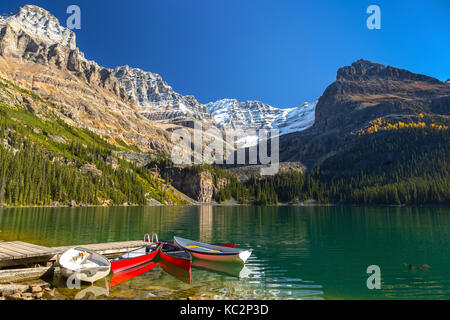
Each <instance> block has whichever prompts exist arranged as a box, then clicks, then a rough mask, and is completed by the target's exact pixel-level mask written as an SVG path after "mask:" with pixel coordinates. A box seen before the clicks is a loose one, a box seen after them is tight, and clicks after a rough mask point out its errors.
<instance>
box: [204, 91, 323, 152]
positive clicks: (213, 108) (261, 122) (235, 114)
mask: <svg viewBox="0 0 450 320" xmlns="http://www.w3.org/2000/svg"><path fill="white" fill-rule="evenodd" d="M316 105H317V102H312V103H308V102H306V103H304V104H302V105H301V106H298V107H295V108H289V109H281V108H274V107H272V106H270V105H268V104H265V103H262V102H260V101H245V102H239V101H237V100H235V99H224V100H219V101H216V102H211V103H209V104H207V107H208V109H209V111H210V112H211V115H212V117H213V119H214V121H215V123H216V125H217V126H219V127H220V128H223V129H235V130H246V129H255V130H259V129H278V130H279V131H280V135H285V134H288V133H292V132H298V131H303V130H306V129H308V128H310V127H311V126H312V125H313V124H314V118H315V110H316ZM250 141H252V139H251V138H250V139H248V143H250ZM248 143H247V144H248Z"/></svg>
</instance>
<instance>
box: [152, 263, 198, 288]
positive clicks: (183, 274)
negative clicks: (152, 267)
mask: <svg viewBox="0 0 450 320" xmlns="http://www.w3.org/2000/svg"><path fill="white" fill-rule="evenodd" d="M159 266H160V267H161V268H162V269H163V270H164V271H165V272H167V273H168V274H170V275H171V276H173V277H175V278H177V279H178V280H180V281H182V282H184V283H187V284H190V283H191V282H192V275H191V269H189V270H185V269H181V268H178V267H175V266H173V265H171V264H168V263H167V262H165V261H164V260H162V259H161V260H160V261H159Z"/></svg>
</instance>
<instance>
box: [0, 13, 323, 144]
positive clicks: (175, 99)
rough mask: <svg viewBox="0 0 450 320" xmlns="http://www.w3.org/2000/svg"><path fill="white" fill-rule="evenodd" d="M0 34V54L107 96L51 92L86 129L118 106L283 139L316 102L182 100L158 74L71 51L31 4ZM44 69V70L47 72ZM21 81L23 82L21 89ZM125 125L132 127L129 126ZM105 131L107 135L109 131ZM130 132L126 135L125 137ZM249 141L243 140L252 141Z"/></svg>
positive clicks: (52, 21)
mask: <svg viewBox="0 0 450 320" xmlns="http://www.w3.org/2000/svg"><path fill="white" fill-rule="evenodd" d="M0 31H1V32H0V42H1V45H0V56H4V57H11V58H17V59H24V58H25V59H27V60H28V61H30V62H33V63H36V64H37V66H47V67H48V66H56V67H57V69H58V70H64V71H67V72H69V73H71V74H72V75H75V76H76V77H77V78H78V79H80V80H81V81H85V82H86V83H87V84H88V86H89V88H91V89H92V88H97V87H98V88H102V90H103V89H105V90H106V92H108V93H107V94H108V96H106V97H103V98H102V97H100V96H95V94H94V95H92V94H91V93H90V92H89V90H82V94H81V93H76V94H75V93H72V91H71V90H73V87H70V86H69V84H68V83H66V82H65V80H63V79H61V81H62V83H61V84H60V85H58V86H57V88H62V87H64V86H68V87H70V88H68V89H66V90H65V91H62V93H64V96H63V95H62V94H59V95H56V96H54V97H53V96H48V98H55V102H57V103H64V104H66V105H67V106H68V108H69V109H70V110H69V111H70V112H69V113H71V114H72V117H74V118H76V119H78V120H80V119H85V121H86V122H87V123H89V125H88V127H89V128H91V125H92V124H93V123H100V124H101V123H103V122H102V121H98V122H95V121H94V122H92V121H90V120H89V119H90V118H92V117H93V115H94V114H96V113H98V116H99V119H102V118H103V117H105V115H106V114H107V113H106V112H104V111H100V110H101V109H103V108H106V110H108V112H116V111H117V112H118V113H122V114H123V110H126V108H125V109H124V108H123V106H121V107H120V108H115V107H111V106H108V104H109V105H113V106H118V105H121V104H122V103H124V104H125V105H127V106H128V105H129V106H130V107H131V108H132V109H130V110H129V111H130V112H131V113H132V112H134V110H137V113H139V114H140V115H142V116H144V117H145V118H147V119H149V120H152V121H153V122H152V123H155V122H159V123H175V124H180V125H188V126H189V125H190V123H191V122H192V121H193V120H199V121H201V122H203V123H205V124H207V125H208V126H210V125H212V126H217V127H219V128H221V129H229V128H232V129H235V130H243V131H244V135H245V131H246V130H248V129H255V130H258V129H262V128H269V129H270V128H277V129H279V130H280V135H284V134H287V133H291V132H296V131H302V130H305V129H307V128H309V127H311V126H312V125H313V124H314V113H315V105H316V103H305V104H303V105H301V106H299V107H296V108H291V109H280V108H274V107H272V106H269V105H267V104H264V103H262V102H258V101H247V102H238V101H237V100H231V99H225V100H220V101H216V102H211V103H209V104H207V105H204V104H201V103H199V102H198V101H197V100H196V98H195V97H194V96H190V95H189V96H183V95H181V94H179V93H177V92H175V91H174V90H173V89H172V87H171V86H169V85H168V84H167V83H166V82H165V81H164V80H163V79H162V77H161V76H160V75H158V74H155V73H151V72H145V71H143V70H141V69H137V68H131V67H128V66H123V67H117V68H116V69H108V68H104V67H101V66H99V65H98V64H97V63H96V62H95V61H88V60H87V59H86V58H85V56H84V54H83V53H82V52H81V51H80V50H79V49H78V48H77V46H76V36H75V33H74V32H72V31H71V30H69V29H67V28H65V27H64V26H62V25H61V24H60V23H59V21H58V19H57V18H56V17H54V16H53V15H52V14H51V13H50V12H48V11H46V10H44V9H42V8H40V7H37V6H34V5H25V6H23V7H21V8H19V9H18V11H17V12H15V13H13V14H10V15H6V16H0ZM12 65H14V64H12ZM45 70H47V71H46V72H50V71H49V70H50V69H48V68H47V69H45ZM15 74H17V72H16V73H15ZM19 74H21V75H22V77H24V78H25V75H26V72H24V70H22V71H21V72H19ZM43 75H44V73H43V72H41V73H39V74H36V73H34V71H33V72H32V74H30V75H29V76H30V77H31V80H30V81H31V86H33V85H34V86H36V83H37V82H36V81H42V82H43V83H46V85H48V84H47V82H48V81H50V79H54V75H53V74H52V75H49V76H46V77H44V76H43ZM27 81H28V80H26V81H25V80H24V85H26V82H27ZM51 81H53V80H51ZM52 85H53V83H52ZM42 88H43V89H42V91H43V92H39V93H40V94H42V95H44V96H45V92H46V91H45V90H44V89H45V86H42ZM58 90H59V89H58ZM80 90H81V88H80ZM44 91H45V92H44ZM97 94H99V91H98V92H97ZM84 95H86V97H84ZM113 95H114V96H115V97H114V98H113ZM82 98H86V100H83V99H82ZM96 98H98V99H97V100H98V101H97V100H96ZM105 98H106V99H105ZM109 98H111V99H112V98H113V100H115V99H119V100H120V101H119V102H118V103H117V102H114V103H112V102H108V103H106V105H103V106H102V105H101V103H102V101H103V102H104V101H108V99H109ZM80 99H81V100H80ZM94 100H95V101H97V102H98V103H99V105H98V107H97V108H95V110H90V109H92V108H93V106H94V105H96V103H94ZM80 101H82V102H80ZM83 110H89V112H87V114H86V115H85V114H84V111H83ZM114 119H115V121H117V123H118V124H117V126H118V127H120V126H123V119H120V117H116V116H114ZM112 123H114V121H109V122H108V125H112ZM130 125H135V123H132V122H130ZM142 126H143V125H142ZM142 126H140V127H142ZM91 129H93V128H91ZM95 130H103V131H104V128H101V129H99V128H95ZM103 131H102V132H103ZM107 131H108V135H110V132H109V131H110V130H107ZM138 131H139V130H138ZM130 132H131V131H128V132H127V133H128V134H129V135H131V133H130ZM137 134H139V132H138V133H137ZM152 136H153V135H152ZM254 138H255V137H250V138H249V139H250V140H251V141H254ZM250 140H249V141H250ZM249 143H250V142H249ZM252 143H253V142H252Z"/></svg>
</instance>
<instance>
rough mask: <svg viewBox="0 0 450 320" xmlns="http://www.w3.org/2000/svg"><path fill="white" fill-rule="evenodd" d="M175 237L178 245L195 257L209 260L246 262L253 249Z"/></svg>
mask: <svg viewBox="0 0 450 320" xmlns="http://www.w3.org/2000/svg"><path fill="white" fill-rule="evenodd" d="M173 238H174V240H175V243H176V244H177V245H178V246H180V247H181V248H183V249H185V250H188V251H190V252H191V254H192V256H194V257H195V258H198V259H203V260H209V261H217V262H231V263H239V264H245V262H246V261H247V259H248V258H249V257H250V256H251V254H252V251H253V250H251V249H249V250H247V249H239V248H227V247H220V246H215V245H212V244H206V243H201V242H197V241H192V240H188V239H183V238H178V237H173Z"/></svg>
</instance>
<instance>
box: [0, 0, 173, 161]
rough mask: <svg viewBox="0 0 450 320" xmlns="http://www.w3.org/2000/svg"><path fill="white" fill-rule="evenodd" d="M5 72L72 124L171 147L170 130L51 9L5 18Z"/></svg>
mask: <svg viewBox="0 0 450 320" xmlns="http://www.w3.org/2000/svg"><path fill="white" fill-rule="evenodd" d="M0 75H1V76H3V77H5V78H7V79H8V80H10V81H12V82H14V83H16V84H17V85H19V86H21V87H24V88H27V89H29V90H32V91H34V92H36V93H37V94H39V95H40V96H42V97H43V98H45V99H47V100H49V101H51V102H53V103H55V105H57V110H55V111H57V112H60V113H61V115H62V116H63V118H64V119H65V120H66V121H67V122H68V123H69V124H71V125H77V126H80V125H81V126H83V127H86V128H88V129H90V130H92V131H94V132H96V133H98V134H100V135H102V136H104V137H106V138H108V139H109V140H110V141H111V142H115V141H116V140H117V139H120V140H122V141H125V142H127V143H129V144H135V145H137V146H138V147H140V148H141V149H143V150H152V151H156V152H165V153H168V152H170V149H171V143H170V133H169V132H167V131H165V130H164V129H165V128H164V127H161V126H159V125H158V124H157V123H154V122H151V121H149V120H148V119H146V118H145V117H143V116H142V115H141V114H139V111H140V110H139V107H138V106H137V105H135V104H133V102H132V101H131V100H130V98H129V96H128V95H127V93H126V92H125V91H124V90H123V89H122V87H121V85H120V83H119V80H118V79H117V78H116V77H115V75H114V72H113V70H109V69H106V68H103V67H101V66H99V65H98V64H96V63H95V62H93V61H88V60H87V59H86V58H85V57H84V54H83V53H82V52H80V51H79V50H78V49H77V48H76V43H75V35H74V33H73V32H72V31H70V30H68V29H66V28H64V27H62V26H61V25H60V24H59V23H58V20H57V19H56V18H55V17H54V16H52V15H51V14H50V13H49V12H47V11H45V10H43V9H41V8H39V7H36V6H24V7H23V8H21V9H19V10H18V11H17V12H16V13H15V14H13V15H11V16H9V17H6V18H2V19H1V21H0Z"/></svg>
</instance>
